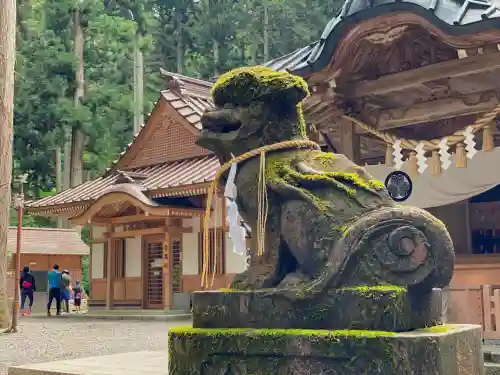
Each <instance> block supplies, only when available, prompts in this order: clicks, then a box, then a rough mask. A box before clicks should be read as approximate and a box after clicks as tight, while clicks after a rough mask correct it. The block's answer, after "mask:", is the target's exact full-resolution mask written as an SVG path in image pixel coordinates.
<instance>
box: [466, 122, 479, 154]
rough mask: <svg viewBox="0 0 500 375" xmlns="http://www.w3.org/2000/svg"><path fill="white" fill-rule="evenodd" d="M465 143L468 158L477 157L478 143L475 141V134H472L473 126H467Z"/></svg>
mask: <svg viewBox="0 0 500 375" xmlns="http://www.w3.org/2000/svg"><path fill="white" fill-rule="evenodd" d="M464 137H465V140H464V143H465V151H467V158H469V159H472V158H473V157H474V155H476V153H477V150H476V148H475V147H476V142H475V141H474V133H473V132H472V126H467V128H466V129H465V130H464Z"/></svg>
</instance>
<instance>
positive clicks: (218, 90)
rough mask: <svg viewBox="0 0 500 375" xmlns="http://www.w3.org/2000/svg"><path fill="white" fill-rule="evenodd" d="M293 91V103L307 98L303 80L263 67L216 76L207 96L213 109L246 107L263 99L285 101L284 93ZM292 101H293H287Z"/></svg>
mask: <svg viewBox="0 0 500 375" xmlns="http://www.w3.org/2000/svg"><path fill="white" fill-rule="evenodd" d="M290 89H295V90H292V91H295V93H294V95H295V96H296V99H298V100H295V103H294V104H296V103H297V102H300V100H302V99H304V98H306V97H307V96H309V95H310V93H309V88H308V85H307V83H306V81H305V80H304V79H303V78H302V77H298V76H294V75H292V74H290V73H288V72H276V71H274V70H273V69H271V68H267V67H264V66H253V67H244V68H238V69H233V70H231V71H230V72H227V73H225V74H223V75H221V76H220V78H219V79H218V80H217V82H216V83H215V84H214V85H213V87H212V90H211V94H212V96H213V99H214V103H215V105H217V106H223V105H224V104H226V103H231V104H234V105H236V106H240V105H249V104H250V103H251V102H254V101H260V100H262V99H263V98H269V97H273V96H280V97H281V98H283V99H286V97H284V96H286V95H287V94H286V91H287V90H290ZM290 99H293V98H290Z"/></svg>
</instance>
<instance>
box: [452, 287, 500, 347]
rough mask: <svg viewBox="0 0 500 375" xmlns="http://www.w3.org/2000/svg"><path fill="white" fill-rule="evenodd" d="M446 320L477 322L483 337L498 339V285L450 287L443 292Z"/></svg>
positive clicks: (499, 333)
mask: <svg viewBox="0 0 500 375" xmlns="http://www.w3.org/2000/svg"><path fill="white" fill-rule="evenodd" d="M444 295H445V298H444V300H445V301H444V310H445V311H444V313H445V317H446V321H447V322H449V323H459V324H479V325H481V326H482V327H483V339H487V340H500V286H499V285H475V286H463V287H452V288H449V289H447V290H446V291H445V293H444Z"/></svg>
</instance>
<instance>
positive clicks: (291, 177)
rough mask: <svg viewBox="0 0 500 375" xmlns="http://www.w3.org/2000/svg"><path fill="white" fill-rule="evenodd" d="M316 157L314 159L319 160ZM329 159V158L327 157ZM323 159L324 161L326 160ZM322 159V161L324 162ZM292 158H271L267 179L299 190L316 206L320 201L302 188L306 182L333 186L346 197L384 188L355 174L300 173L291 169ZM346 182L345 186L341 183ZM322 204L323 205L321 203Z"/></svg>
mask: <svg viewBox="0 0 500 375" xmlns="http://www.w3.org/2000/svg"><path fill="white" fill-rule="evenodd" d="M319 157H320V156H319V155H317V156H316V157H315V158H319ZM326 158H330V159H331V156H327V157H326ZM326 158H325V159H326ZM325 159H323V160H325ZM292 160H293V158H290V157H288V158H287V157H284V158H275V159H274V160H273V159H272V158H270V159H269V161H268V164H267V169H266V173H267V177H268V179H269V181H270V182H271V183H286V184H290V185H292V186H294V187H296V188H298V189H300V190H301V191H302V192H303V193H304V194H306V195H308V196H309V197H310V198H311V199H312V200H313V201H314V202H315V203H316V204H317V205H318V206H321V204H322V202H321V199H319V198H318V197H316V196H315V195H314V194H312V193H310V191H309V190H308V189H306V188H305V187H304V185H305V184H306V183H307V182H314V181H316V182H323V183H325V182H326V183H328V184H330V185H333V186H334V187H335V188H337V189H339V190H341V191H344V192H345V193H346V194H347V195H348V196H354V195H355V194H356V188H355V187H358V188H361V189H365V190H370V191H373V190H380V189H383V188H384V184H383V183H382V182H380V181H377V180H369V181H364V180H363V179H362V178H361V177H360V176H359V175H358V174H357V173H354V172H349V173H347V172H323V173H320V174H312V173H300V172H298V171H297V170H296V169H295V168H293V167H292ZM343 182H347V183H348V185H347V184H345V183H343ZM323 204H324V203H323Z"/></svg>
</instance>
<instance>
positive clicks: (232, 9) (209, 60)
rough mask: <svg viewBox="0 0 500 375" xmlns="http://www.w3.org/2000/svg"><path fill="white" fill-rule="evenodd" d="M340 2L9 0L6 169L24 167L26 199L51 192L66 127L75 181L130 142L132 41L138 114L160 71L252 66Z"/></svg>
mask: <svg viewBox="0 0 500 375" xmlns="http://www.w3.org/2000/svg"><path fill="white" fill-rule="evenodd" d="M341 4H342V1H340V0H307V1H298V0H293V1H285V0H241V1H237V2H236V1H233V0H197V1H194V0H134V1H131V0H104V1H101V0H82V1H80V2H74V1H70V0H57V1H56V0H18V3H17V5H18V17H17V26H18V27H17V46H16V47H17V56H16V75H15V78H16V82H15V84H16V87H15V89H16V92H15V113H14V144H13V147H14V175H19V174H22V173H27V174H28V182H27V184H26V186H25V195H26V197H27V199H36V198H40V197H45V196H48V195H49V194H53V193H54V192H55V191H56V170H55V169H56V150H63V147H64V143H65V139H66V137H67V136H68V134H69V132H70V131H71V129H72V128H79V129H81V130H82V132H83V133H84V136H85V152H84V176H85V179H93V178H96V177H99V176H100V175H102V173H103V172H104V170H105V169H106V168H107V167H109V165H110V164H111V163H112V162H113V161H114V160H116V159H117V157H118V155H119V153H120V152H121V151H122V150H123V149H124V147H125V145H126V144H127V143H129V142H130V141H131V139H132V123H133V105H134V95H133V91H134V90H133V85H134V80H133V77H134V48H135V47H137V46H138V48H139V49H140V51H141V52H142V54H143V56H144V96H145V97H144V113H149V112H150V111H151V110H152V108H153V106H154V104H155V102H156V101H157V100H158V97H159V91H160V90H161V89H162V88H163V87H164V83H163V81H162V78H161V76H160V73H159V69H160V68H164V69H166V70H168V71H174V72H182V73H183V74H186V75H190V76H193V77H198V78H203V79H211V78H213V77H214V75H218V74H221V73H224V72H227V71H229V70H231V69H233V68H237V67H241V66H248V65H258V64H261V63H263V62H265V60H266V59H267V58H269V59H271V58H275V57H278V56H281V55H283V54H286V53H289V52H291V51H293V50H294V49H296V48H299V47H303V46H304V45H306V44H308V43H310V42H312V41H314V40H316V39H317V38H318V37H319V36H320V34H321V32H322V29H323V27H324V26H325V25H326V24H327V22H328V21H329V20H330V19H331V18H332V17H333V16H335V14H336V12H337V10H338V9H339V8H340V6H341ZM76 10H78V11H79V14H80V26H81V27H82V28H83V34H84V83H85V84H84V86H85V95H84V99H83V100H82V102H81V103H80V105H78V106H75V103H74V95H75V89H76V86H77V85H76V79H75V73H76V70H77V63H76V57H75V53H74V26H75V25H74V24H73V23H74V20H75V19H74V12H75V11H76ZM299 110H300V108H299ZM63 167H64V165H63ZM15 221H16V218H15V215H12V224H14V223H15ZM24 222H25V224H26V225H28V226H54V220H48V219H44V218H38V217H31V216H29V215H26V216H25V221H24Z"/></svg>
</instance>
